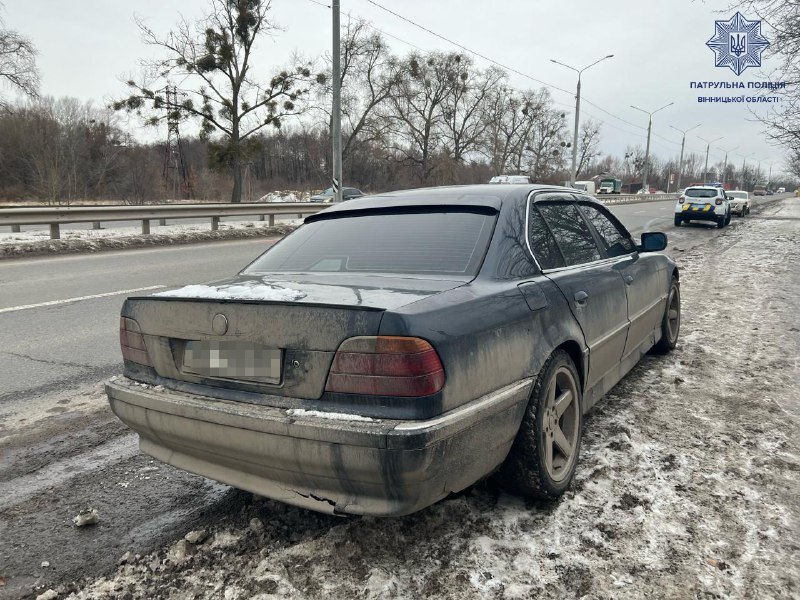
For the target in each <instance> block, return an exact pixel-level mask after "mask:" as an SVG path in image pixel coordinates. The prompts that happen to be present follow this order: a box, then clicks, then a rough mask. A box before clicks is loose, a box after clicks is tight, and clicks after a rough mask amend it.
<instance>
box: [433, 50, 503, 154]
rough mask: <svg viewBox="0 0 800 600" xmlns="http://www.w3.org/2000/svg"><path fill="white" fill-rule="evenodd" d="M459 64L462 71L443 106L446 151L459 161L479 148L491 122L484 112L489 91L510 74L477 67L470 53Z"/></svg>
mask: <svg viewBox="0 0 800 600" xmlns="http://www.w3.org/2000/svg"><path fill="white" fill-rule="evenodd" d="M460 67H461V73H460V74H459V75H458V79H457V80H456V81H455V83H454V85H453V86H452V88H451V89H450V93H449V94H447V95H446V96H445V97H444V100H443V102H442V107H441V110H442V116H443V119H442V125H443V131H444V135H445V139H446V140H447V142H446V151H447V152H448V154H449V155H450V156H451V157H452V159H453V160H454V161H455V163H457V164H458V163H462V162H463V161H464V157H465V156H466V155H467V154H470V153H472V152H474V151H476V150H478V147H479V145H480V143H481V142H482V140H483V136H484V132H485V131H486V129H487V126H488V124H487V123H486V119H485V118H484V113H485V111H486V109H487V105H488V104H489V100H490V93H491V91H492V90H494V89H495V88H496V87H497V86H498V85H499V84H500V83H501V82H502V81H503V80H504V79H506V78H507V74H506V72H505V71H503V70H502V69H498V68H496V67H490V68H488V69H486V70H485V71H482V70H480V69H477V68H475V66H474V64H473V61H472V59H470V58H467V57H464V58H462V60H461V64H460Z"/></svg>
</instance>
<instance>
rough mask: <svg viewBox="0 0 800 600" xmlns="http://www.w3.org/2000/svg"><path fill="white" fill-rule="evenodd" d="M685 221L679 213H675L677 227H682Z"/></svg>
mask: <svg viewBox="0 0 800 600" xmlns="http://www.w3.org/2000/svg"><path fill="white" fill-rule="evenodd" d="M682 223H683V219H682V218H681V217H679V216H678V215H675V227H680V226H681V224H682Z"/></svg>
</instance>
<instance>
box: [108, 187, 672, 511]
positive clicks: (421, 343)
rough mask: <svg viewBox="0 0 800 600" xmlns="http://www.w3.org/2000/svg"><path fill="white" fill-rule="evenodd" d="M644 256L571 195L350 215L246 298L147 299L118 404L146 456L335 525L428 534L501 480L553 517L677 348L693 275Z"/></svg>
mask: <svg viewBox="0 0 800 600" xmlns="http://www.w3.org/2000/svg"><path fill="white" fill-rule="evenodd" d="M640 239H641V243H637V241H634V239H633V237H632V236H631V234H630V233H629V232H628V230H627V229H625V227H624V226H623V225H622V224H621V223H620V222H619V220H617V218H616V217H615V216H614V215H613V214H612V213H611V212H609V210H608V209H607V208H606V207H604V206H603V205H602V204H600V203H599V202H597V201H595V200H594V199H592V198H590V197H588V196H586V195H583V194H577V193H575V190H568V189H565V188H558V187H553V186H533V185H529V186H521V185H504V186H500V185H492V186H490V185H479V186H457V187H446V188H434V189H422V190H409V191H404V192H394V193H387V194H382V195H379V196H372V197H368V198H363V199H359V200H353V201H352V202H349V203H347V204H338V205H334V206H331V207H330V208H328V209H327V210H324V211H322V212H319V213H317V214H315V215H313V216H311V217H307V218H306V219H305V223H304V224H303V225H301V226H300V227H299V228H298V229H296V230H295V231H294V232H293V233H291V234H289V235H288V236H286V237H285V238H284V239H283V240H281V241H280V242H279V243H277V244H275V245H274V246H271V247H270V248H269V249H268V250H267V251H266V252H265V253H264V254H263V255H261V256H260V257H258V258H257V259H256V260H255V261H254V262H253V263H251V264H250V265H249V266H248V267H246V268H245V269H244V270H242V271H241V272H240V273H239V274H238V275H234V276H233V277H231V278H229V279H227V280H225V281H221V282H218V283H216V284H212V285H192V286H187V287H185V288H182V289H179V290H172V291H167V292H164V293H162V294H160V295H152V296H140V297H132V298H128V299H127V300H126V301H125V304H124V306H123V307H122V314H121V319H120V343H121V348H122V357H123V362H124V374H125V376H124V377H116V378H113V379H112V380H110V381H108V382H107V383H106V392H107V394H108V398H109V402H110V404H111V408H112V410H113V411H114V413H115V414H116V415H117V416H118V417H119V418H120V419H121V420H122V421H124V422H125V423H126V424H128V425H129V426H130V427H131V428H132V429H134V430H135V431H136V432H137V433H138V434H139V439H140V442H139V444H140V446H139V447H140V448H141V450H142V452H144V453H146V454H149V455H151V456H153V457H155V458H157V459H159V460H161V461H163V462H166V463H169V464H172V465H174V466H176V467H178V468H180V469H183V470H186V471H191V472H194V473H197V474H200V475H205V476H207V477H210V478H213V479H216V480H218V481H222V482H224V483H227V484H229V485H233V486H236V487H238V488H240V489H243V490H248V491H250V492H253V493H255V494H259V495H262V496H267V497H270V498H274V499H276V500H280V501H282V502H286V503H289V504H295V505H298V506H302V507H305V508H309V509H313V510H317V511H322V512H327V513H333V514H340V515H341V514H357V515H386V516H389V515H403V514H408V513H411V512H414V511H417V510H420V509H422V508H424V507H426V506H428V505H430V504H432V503H434V502H436V501H437V500H439V499H441V498H444V497H445V496H447V495H448V494H450V493H451V492H458V491H461V490H464V489H465V488H467V487H468V486H470V485H472V484H473V483H474V482H475V481H477V480H479V479H481V478H483V477H486V476H488V475H489V474H491V473H493V472H495V471H496V470H498V469H499V473H498V475H499V478H500V481H501V482H502V483H503V485H504V486H505V487H506V488H508V489H509V490H511V491H514V492H517V493H521V494H523V495H525V496H531V497H537V498H545V499H551V500H552V499H555V498H557V497H559V496H560V495H562V494H563V493H564V492H565V491H566V490H567V489H568V488H569V485H570V482H571V481H572V479H573V475H574V474H575V469H576V465H577V463H578V456H579V453H580V452H579V450H580V440H581V432H582V429H583V415H584V414H585V413H586V412H587V411H588V410H589V409H590V408H591V407H592V405H594V404H595V403H596V402H597V401H598V400H600V399H601V398H602V397H603V396H604V395H605V394H606V393H607V392H608V391H609V390H610V389H611V388H612V387H613V386H614V385H615V384H616V383H617V382H618V381H619V380H620V379H621V378H622V377H623V376H625V374H626V373H627V372H628V371H630V369H631V368H633V367H634V365H636V364H637V362H639V360H640V358H641V357H642V356H643V355H644V354H646V353H647V352H648V351H649V350H651V349H652V350H653V351H655V352H657V353H662V354H663V353H667V352H669V351H670V350H672V349H673V348H674V347H675V345H676V343H677V340H678V334H679V330H680V320H681V314H680V310H681V301H680V285H679V277H678V268H677V267H676V265H675V263H674V262H673V261H672V260H671V259H670V258H669V257H668V256H666V255H665V254H662V253H661V251H662V250H664V248H666V245H667V238H666V235H664V234H663V233H658V232H647V233H643V234H642V235H641V238H640ZM201 260H202V259H201ZM184 268H187V269H191V266H190V265H184ZM615 408H617V407H614V406H610V407H609V409H610V410H613V409H615ZM621 418H626V417H625V416H623V417H621Z"/></svg>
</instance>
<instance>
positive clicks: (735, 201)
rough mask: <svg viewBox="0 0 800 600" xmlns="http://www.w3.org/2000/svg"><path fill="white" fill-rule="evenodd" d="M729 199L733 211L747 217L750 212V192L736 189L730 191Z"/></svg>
mask: <svg viewBox="0 0 800 600" xmlns="http://www.w3.org/2000/svg"><path fill="white" fill-rule="evenodd" d="M728 199H729V200H730V204H731V212H732V213H734V214H736V215H739V216H740V217H746V216H747V215H749V214H750V194H748V193H747V192H741V191H738V190H734V191H731V192H728Z"/></svg>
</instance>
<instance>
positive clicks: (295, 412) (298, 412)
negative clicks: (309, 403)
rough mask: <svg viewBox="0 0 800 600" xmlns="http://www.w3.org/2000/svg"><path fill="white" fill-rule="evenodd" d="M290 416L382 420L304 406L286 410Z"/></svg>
mask: <svg viewBox="0 0 800 600" xmlns="http://www.w3.org/2000/svg"><path fill="white" fill-rule="evenodd" d="M286 414H287V415H288V416H290V417H317V418H320V419H330V420H333V421H363V422H365V423H376V422H378V423H379V422H380V421H379V420H378V419H373V418H370V417H363V416H361V415H354V414H350V413H332V412H322V411H319V410H305V409H303V408H290V409H289V410H287V411H286Z"/></svg>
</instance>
